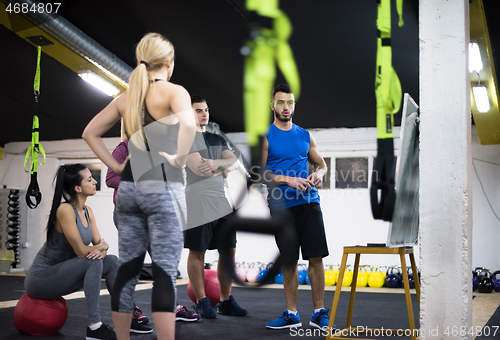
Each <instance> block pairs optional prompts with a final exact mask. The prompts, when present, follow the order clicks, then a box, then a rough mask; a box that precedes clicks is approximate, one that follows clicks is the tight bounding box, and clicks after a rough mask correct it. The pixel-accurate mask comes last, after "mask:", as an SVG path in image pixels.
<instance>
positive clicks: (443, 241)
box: [419, 0, 472, 339]
mask: <svg viewBox="0 0 500 340" xmlns="http://www.w3.org/2000/svg"><path fill="white" fill-rule="evenodd" d="M419 11H420V13H419V22H420V103H419V104H420V109H421V124H420V181H421V182H420V244H421V248H420V266H421V275H422V279H421V280H422V296H421V311H420V327H421V337H420V339H445V338H446V339H471V338H472V337H471V335H469V334H467V332H462V333H460V331H461V330H462V331H463V330H467V331H469V330H470V327H471V326H472V275H471V254H472V251H471V238H472V201H471V199H472V187H471V169H472V158H471V107H470V105H471V104H470V76H469V73H468V53H467V52H468V44H469V36H470V35H469V1H468V0H448V1H442V0H420V7H419ZM461 327H462V328H461ZM446 331H448V334H446Z"/></svg>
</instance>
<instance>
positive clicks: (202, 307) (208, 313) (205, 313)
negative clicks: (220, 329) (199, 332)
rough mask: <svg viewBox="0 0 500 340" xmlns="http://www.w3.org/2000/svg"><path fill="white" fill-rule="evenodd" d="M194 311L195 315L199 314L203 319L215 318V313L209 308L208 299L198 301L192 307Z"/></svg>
mask: <svg viewBox="0 0 500 340" xmlns="http://www.w3.org/2000/svg"><path fill="white" fill-rule="evenodd" d="M194 310H195V312H196V313H198V314H200V316H201V317H202V318H203V319H215V318H216V317H217V313H215V311H214V310H213V309H212V306H210V300H208V297H204V298H203V299H200V300H199V301H198V303H197V304H196V305H195V306H194Z"/></svg>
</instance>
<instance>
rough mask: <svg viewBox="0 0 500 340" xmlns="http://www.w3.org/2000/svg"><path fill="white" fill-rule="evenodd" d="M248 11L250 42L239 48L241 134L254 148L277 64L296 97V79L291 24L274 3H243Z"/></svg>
mask: <svg viewBox="0 0 500 340" xmlns="http://www.w3.org/2000/svg"><path fill="white" fill-rule="evenodd" d="M246 7H247V10H248V11H250V14H251V15H250V17H251V28H250V39H249V40H248V41H247V42H246V44H245V46H244V47H243V48H242V50H241V51H242V54H243V55H245V70H244V82H243V87H244V94H243V97H244V110H245V131H246V132H247V134H248V142H249V144H250V146H251V147H252V146H256V145H257V144H258V142H259V140H258V138H259V136H262V135H264V134H265V131H266V129H267V128H268V126H269V123H270V121H269V104H270V103H271V100H270V99H271V98H270V96H271V91H272V88H273V85H274V80H275V78H276V66H275V64H276V63H277V65H278V67H279V69H280V70H281V72H282V73H283V76H284V77H285V79H286V80H287V82H288V83H289V84H290V86H291V87H292V89H293V91H294V94H295V95H296V97H297V98H298V97H299V96H300V78H299V73H298V69H297V65H296V63H295V59H294V57H293V53H292V49H291V47H290V45H289V43H288V39H289V38H290V35H291V34H292V24H291V22H290V20H289V19H288V17H287V16H286V14H285V13H284V12H282V11H281V10H280V9H279V8H278V0H247V6H246Z"/></svg>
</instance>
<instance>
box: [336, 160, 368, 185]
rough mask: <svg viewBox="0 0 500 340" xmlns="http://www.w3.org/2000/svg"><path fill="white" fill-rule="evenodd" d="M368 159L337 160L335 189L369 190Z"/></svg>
mask: <svg viewBox="0 0 500 340" xmlns="http://www.w3.org/2000/svg"><path fill="white" fill-rule="evenodd" d="M368 176H369V173H368V158H367V157H356V158H354V157H353V158H336V159H335V188H336V189H359V188H368Z"/></svg>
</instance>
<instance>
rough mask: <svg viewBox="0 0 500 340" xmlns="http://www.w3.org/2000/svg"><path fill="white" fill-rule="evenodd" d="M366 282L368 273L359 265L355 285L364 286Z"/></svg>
mask: <svg viewBox="0 0 500 340" xmlns="http://www.w3.org/2000/svg"><path fill="white" fill-rule="evenodd" d="M367 284H368V273H367V272H366V269H365V268H364V266H363V267H360V268H359V270H358V280H357V281H356V287H366V285H367Z"/></svg>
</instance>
